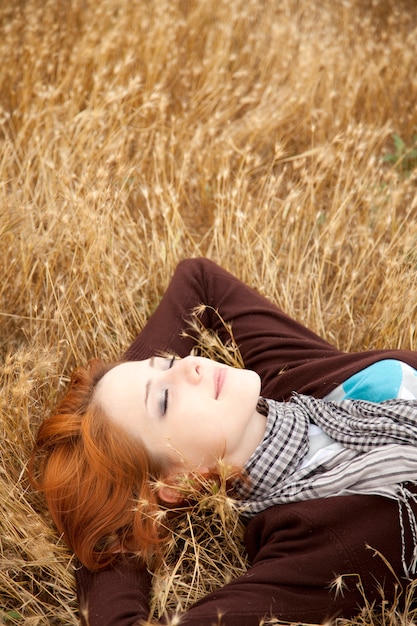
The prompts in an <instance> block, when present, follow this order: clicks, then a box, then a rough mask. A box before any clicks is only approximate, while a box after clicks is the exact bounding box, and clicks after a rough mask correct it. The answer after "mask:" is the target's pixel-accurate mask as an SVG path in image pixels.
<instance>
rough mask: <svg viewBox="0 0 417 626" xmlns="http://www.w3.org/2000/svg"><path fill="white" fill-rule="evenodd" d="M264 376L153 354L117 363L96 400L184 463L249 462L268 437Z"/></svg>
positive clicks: (150, 445)
mask: <svg viewBox="0 0 417 626" xmlns="http://www.w3.org/2000/svg"><path fill="white" fill-rule="evenodd" d="M259 393H260V378H259V376H258V374H256V373H255V372H252V371H250V370H242V369H236V368H233V367H229V366H227V365H223V364H221V363H217V362H216V361H212V360H210V359H206V358H203V357H194V356H188V357H186V358H184V359H167V358H162V357H153V358H152V359H148V360H145V361H129V362H126V363H121V364H120V365H117V366H116V367H114V368H113V369H112V370H110V371H109V372H107V373H106V374H105V376H104V377H103V378H102V379H101V380H100V382H99V383H98V385H97V388H96V392H95V400H96V401H97V402H99V403H100V405H101V406H102V408H103V409H104V411H105V412H106V414H107V415H108V416H109V418H110V419H111V420H113V421H114V422H116V423H117V424H119V425H121V426H122V427H123V428H124V429H125V430H126V431H127V432H128V433H129V434H130V435H131V436H132V437H137V438H138V439H140V440H141V441H142V443H143V444H144V445H145V447H146V448H147V449H148V450H149V451H150V452H151V453H153V454H156V455H162V457H163V458H164V459H165V460H168V461H169V462H172V463H175V464H178V463H179V464H182V465H183V466H184V467H185V468H186V469H199V470H203V469H209V468H211V467H213V466H214V465H215V463H216V461H217V460H219V459H220V458H221V459H223V460H224V461H225V462H226V463H230V464H231V465H234V466H237V467H243V465H244V464H245V462H246V461H247V460H248V459H249V457H250V456H251V454H252V452H253V451H254V450H255V448H256V447H257V445H258V444H259V443H260V441H261V440H262V438H263V435H264V432H265V425H266V420H265V417H264V416H262V415H261V414H260V413H258V412H257V411H256V404H257V401H258V398H259Z"/></svg>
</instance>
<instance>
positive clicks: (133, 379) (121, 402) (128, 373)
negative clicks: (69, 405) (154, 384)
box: [94, 361, 149, 416]
mask: <svg viewBox="0 0 417 626" xmlns="http://www.w3.org/2000/svg"><path fill="white" fill-rule="evenodd" d="M148 373H149V361H127V362H125V363H120V364H119V365H116V367H113V369H111V370H109V371H108V372H107V373H106V374H105V375H104V376H103V378H102V379H101V380H100V381H99V383H98V384H97V387H96V391H95V394H94V397H95V400H96V401H97V402H99V403H100V404H101V405H102V406H103V408H104V410H105V411H106V412H107V413H109V415H110V416H115V415H117V413H118V412H119V411H123V412H125V411H128V410H129V409H130V408H131V404H132V403H135V405H136V406H137V403H138V402H140V401H141V400H142V401H143V399H144V394H145V384H146V380H147V374H148Z"/></svg>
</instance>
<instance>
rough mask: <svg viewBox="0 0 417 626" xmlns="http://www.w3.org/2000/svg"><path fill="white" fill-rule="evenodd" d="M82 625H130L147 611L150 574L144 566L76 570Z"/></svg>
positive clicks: (137, 621)
mask: <svg viewBox="0 0 417 626" xmlns="http://www.w3.org/2000/svg"><path fill="white" fill-rule="evenodd" d="M75 579H76V584H77V594H78V604H79V613H80V619H81V624H82V626H133V624H136V623H137V624H138V623H139V621H141V620H144V621H145V620H146V619H147V617H148V613H149V592H150V588H151V577H150V574H149V573H148V571H147V570H146V567H145V566H144V565H138V566H136V567H135V566H133V565H131V564H129V563H125V562H123V563H119V564H118V565H116V566H114V567H112V568H111V569H105V570H101V571H98V572H91V571H89V570H88V569H87V568H85V567H84V566H82V567H80V568H79V569H77V570H76V571H75Z"/></svg>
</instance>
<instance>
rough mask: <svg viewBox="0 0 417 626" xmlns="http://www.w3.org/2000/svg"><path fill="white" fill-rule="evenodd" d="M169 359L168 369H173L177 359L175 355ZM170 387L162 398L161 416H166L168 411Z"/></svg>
mask: <svg viewBox="0 0 417 626" xmlns="http://www.w3.org/2000/svg"><path fill="white" fill-rule="evenodd" d="M166 360H167V361H168V369H171V367H172V366H173V365H174V361H175V356H172V357H169V358H168V357H167V359H166ZM168 396H169V394H168V389H165V391H164V394H163V398H162V402H161V416H162V417H164V416H165V415H166V413H167V411H168Z"/></svg>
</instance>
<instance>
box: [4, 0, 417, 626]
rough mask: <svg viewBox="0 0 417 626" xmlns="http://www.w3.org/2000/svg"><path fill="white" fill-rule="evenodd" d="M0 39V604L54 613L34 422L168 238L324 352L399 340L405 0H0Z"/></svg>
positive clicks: (405, 180) (408, 239) (131, 316)
mask: <svg viewBox="0 0 417 626" xmlns="http://www.w3.org/2000/svg"><path fill="white" fill-rule="evenodd" d="M0 59H1V66H0V142H1V144H0V145H1V151H0V255H1V256H0V258H1V267H2V274H1V282H0V324H1V332H0V350H1V369H0V377H1V391H0V393H1V396H0V399H1V417H0V419H1V421H0V432H1V436H2V445H1V448H0V454H1V459H0V461H1V463H0V549H1V561H0V607H1V609H2V610H3V617H2V618H0V619H3V621H5V623H8V624H23V623H24V624H28V625H33V626H35V625H36V626H37V625H43V624H56V625H66V626H68V625H71V624H77V616H76V612H75V611H76V603H75V597H74V588H73V579H72V570H71V562H70V556H69V555H68V554H67V552H66V551H65V548H64V546H62V545H61V543H60V541H59V538H58V537H56V536H55V535H54V533H53V531H52V530H50V527H49V525H48V520H47V518H45V517H44V516H43V515H42V512H43V508H42V505H41V503H40V501H39V499H38V498H37V496H35V495H34V494H33V493H32V492H31V491H30V489H29V488H28V485H27V480H26V474H25V464H26V460H27V456H28V453H29V450H30V448H31V443H32V437H33V434H34V432H35V430H36V427H37V425H38V424H39V422H40V420H41V419H42V418H43V416H44V415H45V414H46V413H48V411H49V410H50V409H51V407H52V406H53V404H54V402H55V399H56V396H57V393H59V392H60V391H62V390H63V388H64V386H65V383H66V382H67V380H68V375H69V373H70V371H71V368H72V367H73V366H74V365H75V364H76V363H81V362H84V361H85V360H86V359H88V358H90V357H91V356H94V355H100V356H104V357H106V358H112V357H115V356H118V355H119V354H120V353H121V352H122V351H123V350H124V349H125V348H126V347H127V345H128V344H129V342H130V341H131V339H132V338H133V337H134V335H135V333H136V332H137V331H138V330H139V329H140V328H141V327H142V325H143V324H144V322H145V321H146V318H147V316H148V315H149V313H150V312H151V311H152V310H153V309H154V307H155V306H156V304H157V302H158V300H159V297H160V295H161V293H162V292H163V290H164V288H165V287H166V285H167V282H168V280H169V277H170V276H171V274H172V272H173V269H174V267H175V265H176V264H177V262H178V261H179V260H180V259H182V258H184V257H188V256H196V255H206V256H209V257H211V258H213V259H214V260H216V261H217V262H219V263H220V264H222V265H224V266H225V267H226V268H228V269H229V270H231V271H232V272H234V273H236V274H237V275H238V276H239V277H240V278H242V279H243V280H245V281H246V282H248V283H250V284H251V285H253V286H255V287H257V288H258V289H259V290H260V291H261V292H262V293H264V294H266V295H268V296H269V297H270V298H271V299H272V300H274V301H275V302H277V303H278V304H279V305H280V306H282V307H283V308H284V309H285V310H286V311H287V312H288V313H290V314H291V315H293V316H295V317H296V318H297V319H299V320H301V321H302V322H304V323H306V324H307V325H309V326H310V327H311V328H313V329H314V330H315V331H317V332H318V333H320V334H321V335H323V336H325V337H326V338H327V339H329V340H330V341H332V342H334V343H336V344H337V345H338V346H340V347H341V348H343V349H346V350H360V349H365V348H379V347H390V348H396V347H400V346H401V347H403V348H413V349H416V348H417V336H416V332H417V331H416V301H417V289H416V280H417V271H416V270H417V220H416V211H417V193H416V189H417V170H416V169H415V166H416V158H415V152H413V149H415V147H416V146H415V142H416V135H417V109H416V103H417V4H416V3H415V1H414V0H321V1H320V2H311V1H310V0H279V1H278V0H16V1H15V2H6V1H4V2H2V3H0ZM394 134H395V135H396V136H397V138H399V139H400V140H402V141H403V142H404V143H403V144H401V142H399V141H398V139H397V144H395V143H394ZM386 157H388V159H386ZM376 523H377V522H376ZM197 583H198V581H197ZM197 591H198V590H197ZM173 593H174V596H175V593H176V591H175V590H174V592H173ZM164 601H165V600H164ZM167 602H168V600H167ZM162 604H163V602H162ZM371 613H372V612H371ZM6 614H7V615H8V620H9V621H8V622H6V617H5V615H6ZM19 616H22V617H19ZM370 619H371V618H369V619H368V618H367V621H366V623H370ZM388 619H390V620H391V621H390V622H388V621H387V622H386V623H390V624H394V623H395V624H403V623H405V621H402V620H403V618H401V616H398V615H397V614H396V613H395V612H394V617H392V619H391V617H389V618H387V620H388ZM404 619H405V620H406V618H404ZM396 620H398V621H396Z"/></svg>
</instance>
